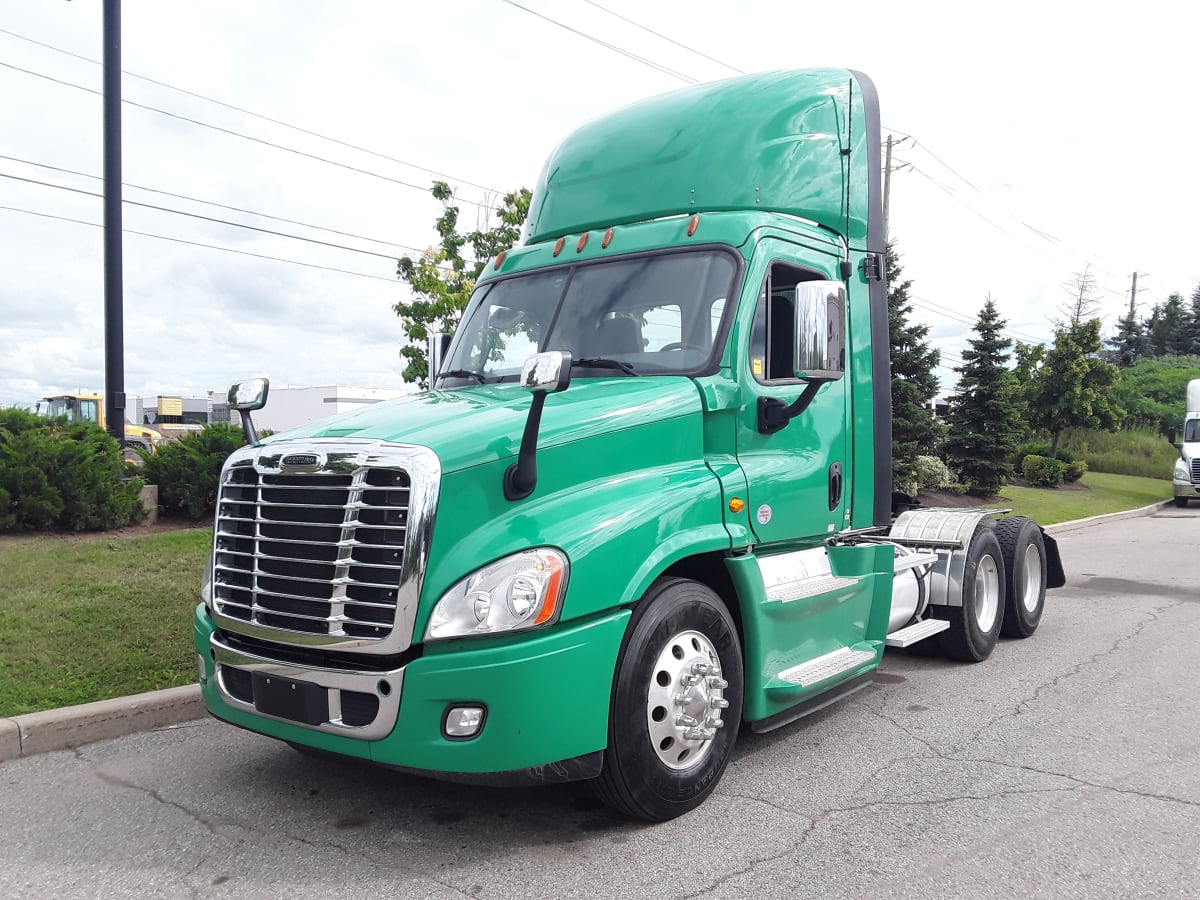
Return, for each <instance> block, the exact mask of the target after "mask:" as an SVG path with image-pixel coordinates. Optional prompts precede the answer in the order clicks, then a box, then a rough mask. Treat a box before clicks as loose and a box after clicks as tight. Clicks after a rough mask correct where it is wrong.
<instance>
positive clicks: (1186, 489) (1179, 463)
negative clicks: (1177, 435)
mask: <svg viewBox="0 0 1200 900" xmlns="http://www.w3.org/2000/svg"><path fill="white" fill-rule="evenodd" d="M1182 437H1183V440H1182V441H1181V442H1180V443H1178V444H1176V445H1175V446H1177V447H1178V448H1179V459H1178V460H1176V461H1175V475H1174V478H1173V479H1172V480H1173V481H1174V483H1175V505H1176V506H1187V505H1188V501H1189V500H1200V378H1193V379H1192V380H1191V381H1189V382H1188V386H1187V408H1186V411H1185V412H1184V414H1183V435H1182Z"/></svg>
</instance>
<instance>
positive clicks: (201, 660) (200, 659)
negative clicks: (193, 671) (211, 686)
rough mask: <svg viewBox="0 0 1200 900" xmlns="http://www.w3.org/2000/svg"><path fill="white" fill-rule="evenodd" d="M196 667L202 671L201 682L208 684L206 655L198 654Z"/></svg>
mask: <svg viewBox="0 0 1200 900" xmlns="http://www.w3.org/2000/svg"><path fill="white" fill-rule="evenodd" d="M196 668H197V670H199V672H200V683H201V684H208V666H206V665H205V664H204V655H203V654H201V653H197V654H196Z"/></svg>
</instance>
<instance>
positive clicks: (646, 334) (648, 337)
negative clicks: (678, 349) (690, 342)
mask: <svg viewBox="0 0 1200 900" xmlns="http://www.w3.org/2000/svg"><path fill="white" fill-rule="evenodd" d="M641 318H642V322H643V323H644V324H643V326H642V342H643V343H644V344H645V350H646V352H649V353H655V352H657V351H659V350H665V349H666V348H667V347H671V346H672V345H679V344H682V343H683V315H682V313H681V311H680V309H679V307H678V306H654V307H651V308H650V309H646V310H643V311H642V313H641Z"/></svg>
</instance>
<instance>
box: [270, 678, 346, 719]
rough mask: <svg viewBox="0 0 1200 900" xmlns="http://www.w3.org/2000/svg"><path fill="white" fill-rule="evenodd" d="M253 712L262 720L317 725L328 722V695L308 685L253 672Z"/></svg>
mask: <svg viewBox="0 0 1200 900" xmlns="http://www.w3.org/2000/svg"><path fill="white" fill-rule="evenodd" d="M254 708H255V709H257V710H258V711H259V712H260V713H262V714H263V715H265V716H275V717H276V718H279V719H289V720H291V721H293V722H302V723H304V724H305V725H320V724H322V723H324V722H326V721H328V719H329V691H328V690H326V689H325V688H323V687H321V686H320V685H319V684H313V683H312V682H309V681H297V680H296V679H294V678H285V677H283V676H282V675H271V674H268V673H266V672H255V673H254Z"/></svg>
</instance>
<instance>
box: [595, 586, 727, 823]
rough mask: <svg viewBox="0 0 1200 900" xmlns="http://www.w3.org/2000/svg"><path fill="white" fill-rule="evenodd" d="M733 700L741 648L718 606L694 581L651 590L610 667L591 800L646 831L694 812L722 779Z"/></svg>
mask: <svg viewBox="0 0 1200 900" xmlns="http://www.w3.org/2000/svg"><path fill="white" fill-rule="evenodd" d="M742 694H743V676H742V649H741V644H740V642H739V640H738V635H737V629H736V628H735V626H734V623H733V619H732V618H731V616H730V615H729V610H728V609H726V608H725V605H724V604H723V603H722V602H721V600H720V598H719V597H718V596H717V595H716V594H715V593H713V592H712V591H711V590H710V589H709V588H707V587H706V586H704V585H703V584H699V583H698V582H694V581H688V580H686V579H682V578H670V579H659V580H658V581H656V582H655V583H654V584H653V585H651V587H650V590H649V591H647V592H646V595H645V597H643V598H642V600H641V602H640V603H639V604H638V605H637V607H636V609H635V610H634V613H633V618H632V619H631V621H630V623H629V628H628V630H627V631H626V635H625V642H624V644H623V645H622V647H621V653H620V656H618V658H617V668H616V675H615V677H614V679H613V691H612V703H611V708H610V712H609V729H608V749H607V750H606V751H605V754H604V768H603V770H602V771H601V773H600V775H599V777H598V778H596V779H595V781H593V782H592V784H593V787H594V789H595V791H596V793H597V795H598V796H599V797H600V799H601V800H602V801H604V803H605V804H607V805H608V806H610V807H612V808H613V809H616V810H618V811H620V812H622V813H624V814H625V815H628V816H632V817H634V818H638V819H644V820H646V821H650V822H665V821H667V820H669V819H674V818H676V817H677V816H680V815H683V813H685V812H688V811H689V810H692V809H695V808H696V807H697V806H699V805H700V804H701V803H703V802H704V800H705V798H707V797H708V795H709V794H711V793H712V791H713V789H714V788H715V787H716V786H717V782H718V781H720V780H721V775H722V774H724V772H725V766H726V765H727V764H728V762H729V757H730V754H731V752H732V750H733V745H734V742H735V741H736V740H737V731H738V726H739V725H740V724H741V719H742Z"/></svg>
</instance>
